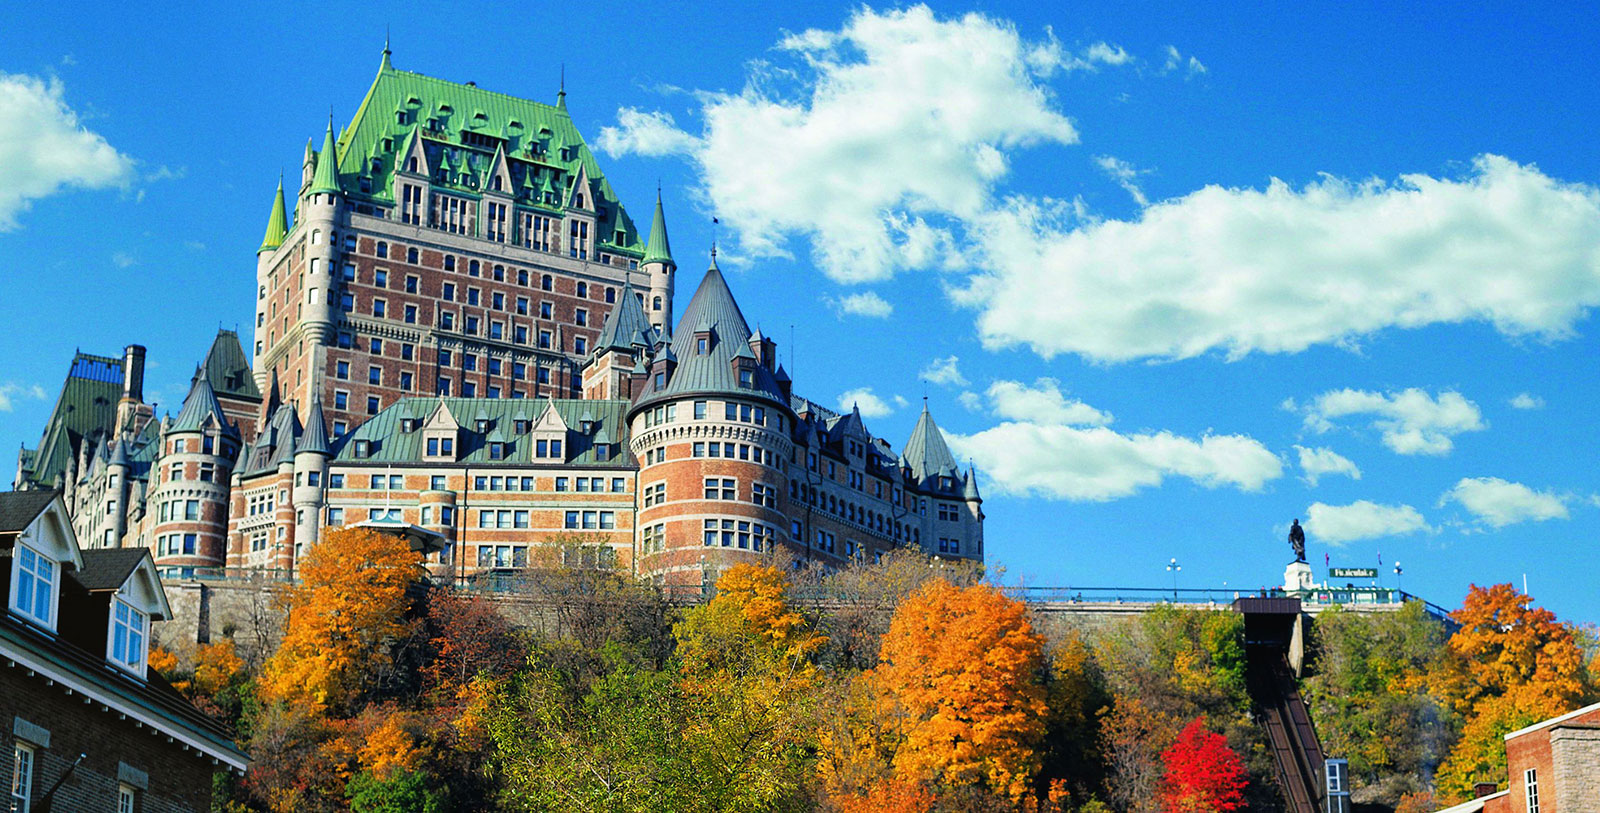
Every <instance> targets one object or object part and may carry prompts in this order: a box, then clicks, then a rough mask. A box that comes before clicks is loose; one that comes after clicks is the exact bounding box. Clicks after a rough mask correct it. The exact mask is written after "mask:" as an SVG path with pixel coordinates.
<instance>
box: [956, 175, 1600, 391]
mask: <svg viewBox="0 0 1600 813" xmlns="http://www.w3.org/2000/svg"><path fill="white" fill-rule="evenodd" d="M975 226H976V231H975V234H974V237H975V238H976V239H975V243H976V245H978V246H979V247H980V248H981V251H980V252H979V253H978V255H977V256H975V257H974V258H973V263H974V265H975V266H976V267H980V268H985V269H987V270H985V271H984V272H983V273H980V274H978V275H976V276H974V277H973V278H972V281H971V283H970V284H969V286H968V287H967V288H966V289H965V290H962V291H959V292H958V294H957V299H958V301H961V302H963V303H965V304H967V305H970V306H972V307H974V308H976V309H978V311H979V320H978V326H979V332H980V334H981V336H982V338H983V340H984V343H985V345H986V346H988V347H990V348H1003V347H1012V346H1017V345H1023V346H1027V347H1030V348H1032V349H1033V350H1034V351H1035V352H1037V353H1039V354H1040V355H1042V356H1045V357H1050V356H1054V355H1056V354H1058V353H1077V354H1080V355H1082V356H1085V357H1088V358H1091V359H1095V360H1100V361H1125V360H1132V359H1140V358H1157V359H1179V358H1189V357H1193V356H1198V355H1201V354H1204V353H1208V352H1219V351H1220V352H1222V353H1224V354H1226V355H1227V356H1228V357H1229V358H1234V359H1237V358H1240V357H1243V356H1245V355H1248V354H1250V353H1257V352H1261V353H1293V352H1299V351H1301V350H1304V349H1306V348H1307V347H1310V346H1312V345H1316V344H1330V343H1331V344H1344V345H1349V344H1351V343H1353V342H1355V341H1356V340H1358V339H1359V338H1361V337H1363V336H1366V335H1369V334H1371V333H1374V332H1376V331H1379V330H1383V329H1385V328H1394V327H1402V328H1416V327H1422V326H1425V325H1431V324H1441V323H1459V322H1487V323H1489V324H1491V325H1493V326H1494V327H1495V328H1496V329H1498V330H1499V331H1500V332H1501V333H1503V334H1505V335H1508V336H1516V337H1520V336H1534V337H1538V338H1541V339H1557V338H1563V337H1567V336H1570V335H1572V332H1573V325H1574V323H1575V322H1576V321H1577V320H1578V319H1579V318H1581V317H1582V316H1583V315H1584V313H1585V312H1586V310H1587V309H1588V308H1590V307H1593V306H1594V305H1596V304H1600V261H1597V259H1596V258H1597V256H1600V191H1597V190H1596V189H1595V188H1594V187H1592V186H1589V185H1586V184H1569V183H1563V182H1561V181H1557V180H1555V179H1553V178H1550V177H1549V176H1546V175H1544V174H1543V173H1541V172H1540V171H1539V170H1538V169H1537V168H1536V167H1533V166H1529V165H1522V164H1518V163H1516V162H1514V161H1511V160H1508V159H1505V158H1500V157H1497V156H1483V157H1480V158H1478V159H1477V160H1475V161H1474V162H1473V164H1472V170H1471V171H1470V172H1469V173H1468V174H1467V175H1466V176H1465V177H1463V178H1459V179H1451V178H1433V177H1429V176H1425V175H1407V176H1403V177H1402V178H1401V180H1400V181H1398V182H1396V183H1392V184H1389V183H1384V182H1382V181H1377V180H1371V181H1366V182H1362V183H1353V182H1350V181H1345V180H1342V179H1338V178H1332V177H1324V178H1323V179H1321V180H1319V181H1317V182H1315V183H1311V184H1308V185H1306V186H1305V187H1302V188H1299V189H1295V188H1293V187H1291V186H1289V185H1288V184H1286V183H1284V182H1282V181H1278V180H1274V181H1272V183H1271V184H1270V185H1269V186H1268V187H1267V188H1266V189H1264V190H1255V189H1227V188H1223V187H1218V186H1208V187H1206V188H1204V189H1201V190H1199V191H1196V192H1193V193H1191V194H1189V195H1186V196H1184V197H1182V198H1177V199H1173V200H1168V201H1162V202H1158V203H1155V204H1152V205H1151V206H1149V207H1147V208H1145V209H1143V210H1141V213H1140V216H1139V218H1138V219H1137V220H1134V221H1123V220H1099V221H1091V222H1088V223H1084V222H1083V221H1082V219H1081V218H1079V217H1077V216H1075V214H1074V213H1073V212H1072V211H1071V210H1070V209H1069V207H1067V206H1066V205H1065V204H1064V203H1062V202H1060V201H1053V200H1034V199H1029V198H1020V197H1019V198H1013V199H1011V200H1010V201H1009V205H1008V206H1005V207H1003V208H1002V209H999V210H996V211H993V212H989V213H986V214H984V215H983V216H982V217H981V218H979V219H978V220H977V221H975Z"/></svg>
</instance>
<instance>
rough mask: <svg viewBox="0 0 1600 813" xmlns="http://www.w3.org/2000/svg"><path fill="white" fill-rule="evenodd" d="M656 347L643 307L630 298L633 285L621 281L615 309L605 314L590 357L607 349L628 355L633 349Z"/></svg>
mask: <svg viewBox="0 0 1600 813" xmlns="http://www.w3.org/2000/svg"><path fill="white" fill-rule="evenodd" d="M655 344H656V329H655V328H654V327H651V325H650V319H649V317H647V316H645V313H644V306H643V305H641V304H639V297H637V296H635V295H634V291H633V284H632V283H631V282H626V281H625V282H623V284H622V294H621V296H620V297H619V298H618V299H617V306H616V307H615V308H612V309H611V312H610V313H608V314H606V323H605V325H603V326H602V327H601V328H600V338H599V339H597V340H595V343H594V354H595V355H597V356H598V355H599V354H601V353H603V352H605V351H607V350H621V351H624V352H632V351H633V350H634V348H635V347H643V348H646V349H649V348H651V347H654V346H655Z"/></svg>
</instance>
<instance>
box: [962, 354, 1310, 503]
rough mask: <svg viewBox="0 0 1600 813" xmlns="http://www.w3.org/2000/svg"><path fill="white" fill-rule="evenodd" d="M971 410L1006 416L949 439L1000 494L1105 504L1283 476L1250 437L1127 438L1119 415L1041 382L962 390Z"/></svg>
mask: <svg viewBox="0 0 1600 813" xmlns="http://www.w3.org/2000/svg"><path fill="white" fill-rule="evenodd" d="M960 400H961V403H962V404H963V405H965V406H967V407H968V408H969V409H976V408H978V407H979V406H984V405H987V406H988V407H989V409H990V410H991V411H992V412H993V413H994V414H995V415H997V416H999V417H1001V418H1003V419H1005V420H1004V421H1003V422H1002V423H1000V424H999V425H998V426H994V427H992V428H989V429H985V430H983V431H981V432H978V433H976V434H973V435H949V436H948V437H949V441H950V445H951V447H952V448H953V449H954V450H955V451H956V453H957V454H958V455H960V456H963V457H969V458H971V459H972V460H974V461H975V462H976V464H977V466H978V468H980V469H982V470H984V471H985V472H986V473H987V474H988V476H989V477H990V478H992V480H993V483H994V486H993V487H994V488H995V489H997V490H998V491H999V492H1000V493H1006V494H1018V495H1028V496H1041V497H1047V498H1052V499H1063V500H1073V501H1094V502H1101V501H1106V500H1113V499H1117V498H1119V497H1126V496H1129V495H1131V494H1134V493H1136V492H1138V491H1139V490H1140V489H1144V488H1153V487H1156V486H1159V485H1161V483H1162V482H1163V481H1164V480H1165V479H1166V478H1168V477H1185V478H1188V479H1190V480H1193V481H1194V482H1196V483H1198V484H1200V485H1201V486H1204V487H1206V488H1220V487H1223V486H1231V487H1233V488H1238V489H1240V490H1243V491H1256V490H1259V489H1260V488H1261V487H1262V486H1263V485H1265V484H1266V483H1267V482H1268V481H1270V480H1274V479H1276V478H1278V477H1279V476H1281V475H1282V473H1283V467H1282V463H1281V462H1280V461H1279V460H1278V457H1277V456H1276V455H1274V454H1273V453H1272V452H1270V451H1268V450H1267V448H1266V447H1265V446H1263V445H1261V443H1260V442H1258V441H1256V440H1254V439H1253V438H1250V437H1246V436H1244V435H1215V434H1209V433H1208V434H1206V435H1203V436H1201V437H1199V438H1187V437H1182V436H1179V435H1175V434H1173V433H1171V432H1154V433H1150V432H1141V433H1133V434H1123V433H1120V432H1117V431H1114V430H1112V429H1110V428H1108V427H1107V426H1105V424H1108V423H1110V422H1111V415H1110V414H1109V413H1106V412H1103V411H1101V410H1098V409H1095V408H1094V407H1091V406H1089V405H1087V404H1085V403H1083V402H1082V401H1078V400H1075V399H1069V398H1067V397H1066V396H1065V395H1063V394H1062V393H1061V391H1060V386H1059V384H1058V383H1057V382H1056V381H1054V380H1052V379H1048V378H1041V379H1039V380H1037V381H1035V382H1034V384H1033V385H1032V386H1031V387H1030V386H1028V385H1025V384H1022V383H1020V382H1016V381H996V382H995V383H994V384H992V385H990V387H989V389H988V391H987V392H986V394H985V395H984V396H979V395H978V394H976V393H972V392H964V393H962V394H961V396H960Z"/></svg>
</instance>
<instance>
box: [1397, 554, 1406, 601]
mask: <svg viewBox="0 0 1600 813" xmlns="http://www.w3.org/2000/svg"><path fill="white" fill-rule="evenodd" d="M1404 572H1405V571H1403V570H1401V569H1400V563H1399V562H1395V563H1394V588H1395V589H1396V590H1399V591H1400V600H1401V601H1405V600H1406V591H1405V590H1404V589H1402V588H1403V586H1404V582H1402V581H1401V580H1400V575H1401V574H1402V573H1404Z"/></svg>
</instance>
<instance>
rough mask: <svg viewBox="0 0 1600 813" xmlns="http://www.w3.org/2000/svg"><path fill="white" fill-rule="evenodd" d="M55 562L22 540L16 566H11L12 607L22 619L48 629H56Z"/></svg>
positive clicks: (57, 571) (58, 573)
mask: <svg viewBox="0 0 1600 813" xmlns="http://www.w3.org/2000/svg"><path fill="white" fill-rule="evenodd" d="M60 571H61V568H59V567H58V566H57V565H56V563H55V562H54V561H53V560H51V559H50V558H49V557H47V556H45V555H44V554H42V553H39V552H38V551H36V550H34V549H33V548H30V547H28V546H27V545H25V544H23V543H21V542H19V543H17V556H16V565H15V566H14V567H13V568H12V577H11V609H12V610H13V611H15V612H16V613H17V614H18V615H20V616H22V617H23V618H27V619H29V620H31V621H34V622H36V623H38V624H40V625H41V626H44V627H46V628H48V629H52V630H53V629H55V608H56V589H57V585H56V580H57V579H59V578H60Z"/></svg>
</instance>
